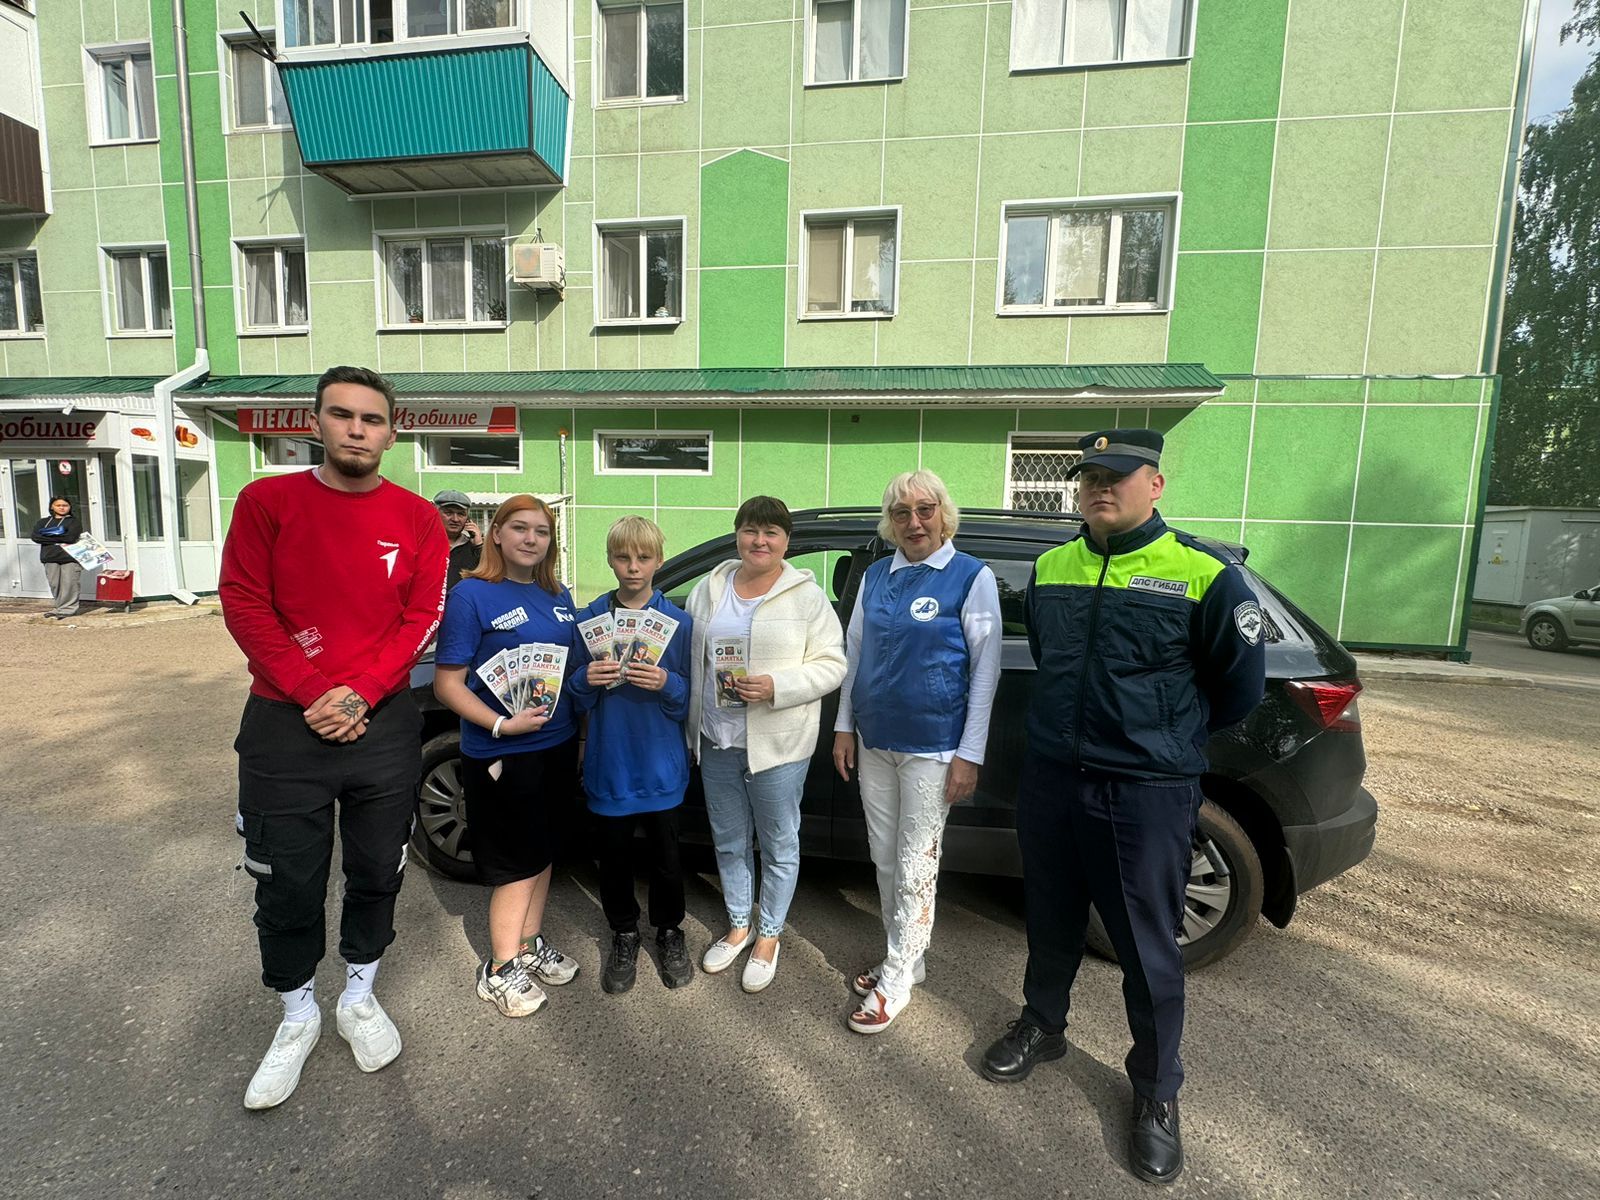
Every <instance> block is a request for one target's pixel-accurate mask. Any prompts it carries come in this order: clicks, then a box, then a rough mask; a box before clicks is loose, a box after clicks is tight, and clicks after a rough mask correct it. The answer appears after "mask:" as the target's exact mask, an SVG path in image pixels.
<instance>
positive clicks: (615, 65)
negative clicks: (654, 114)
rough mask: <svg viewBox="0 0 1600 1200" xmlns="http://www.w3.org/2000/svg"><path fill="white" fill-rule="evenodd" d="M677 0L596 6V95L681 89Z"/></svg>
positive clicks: (637, 97)
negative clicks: (597, 25)
mask: <svg viewBox="0 0 1600 1200" xmlns="http://www.w3.org/2000/svg"><path fill="white" fill-rule="evenodd" d="M683 28H684V23H683V2H682V0H667V2H666V3H662V4H605V5H603V7H602V8H601V9H600V39H601V51H600V98H601V100H602V101H604V102H606V103H618V104H626V103H629V102H634V103H637V102H639V101H643V100H675V99H677V98H678V97H680V96H682V95H683V94H684V93H683V42H684V38H683Z"/></svg>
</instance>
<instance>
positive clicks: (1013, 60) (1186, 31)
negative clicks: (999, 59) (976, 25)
mask: <svg viewBox="0 0 1600 1200" xmlns="http://www.w3.org/2000/svg"><path fill="white" fill-rule="evenodd" d="M1056 2H1057V3H1062V4H1064V3H1068V2H1069V0H1056ZM1186 2H1187V4H1188V11H1187V12H1186V13H1184V20H1183V45H1182V46H1181V47H1180V48H1179V50H1180V52H1179V53H1178V54H1175V55H1172V56H1171V57H1165V56H1164V57H1161V58H1103V59H1096V60H1094V61H1092V62H1087V61H1086V62H1070V63H1055V64H1049V63H1045V64H1040V65H1035V66H1019V65H1018V63H1017V34H1016V31H1017V21H1016V17H1015V13H1014V12H1013V16H1012V23H1011V46H1010V51H1009V53H1010V64H1009V65H1010V68H1011V73H1012V74H1013V75H1035V74H1038V73H1039V72H1041V71H1085V70H1089V69H1091V68H1094V67H1106V66H1113V67H1136V66H1144V65H1145V64H1148V63H1179V62H1188V61H1189V60H1190V59H1191V58H1193V57H1194V32H1195V14H1196V12H1197V11H1198V10H1199V8H1200V0H1186ZM907 24H908V25H909V24H910V22H907ZM1127 24H1128V0H1122V28H1121V29H1120V30H1118V32H1117V41H1118V44H1119V45H1120V44H1121V43H1122V41H1123V40H1124V36H1125V31H1126V29H1127Z"/></svg>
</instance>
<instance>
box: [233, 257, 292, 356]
mask: <svg viewBox="0 0 1600 1200" xmlns="http://www.w3.org/2000/svg"><path fill="white" fill-rule="evenodd" d="M256 250H275V251H277V253H276V255H275V256H274V257H275V266H274V268H273V287H274V288H275V289H276V294H277V301H278V315H279V316H280V317H282V316H283V315H284V314H286V313H287V312H288V311H289V309H288V305H287V304H286V301H287V299H288V296H287V295H286V291H287V289H286V287H285V285H284V281H283V252H284V251H285V250H298V251H300V256H301V257H302V258H303V259H305V263H306V319H305V320H304V321H303V322H301V323H300V324H298V325H285V324H278V325H252V324H251V323H250V267H249V264H248V263H247V261H246V259H245V252H246V251H256ZM233 263H234V280H235V287H234V290H233V291H234V313H235V316H236V318H237V320H236V323H235V325H234V328H235V329H237V330H238V331H239V336H240V337H283V336H285V335H290V336H297V335H304V334H309V333H310V332H311V258H310V256H309V255H308V254H307V253H306V240H305V238H273V237H262V238H236V239H234V243H233Z"/></svg>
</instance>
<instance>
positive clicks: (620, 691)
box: [567, 589, 691, 817]
mask: <svg viewBox="0 0 1600 1200" xmlns="http://www.w3.org/2000/svg"><path fill="white" fill-rule="evenodd" d="M615 606H616V592H614V591H612V592H605V593H603V594H602V595H600V596H597V597H596V598H595V600H594V602H593V603H592V604H590V605H589V607H588V608H585V609H584V610H583V611H582V612H580V613H579V614H578V620H579V621H587V620H588V619H589V618H590V617H597V616H599V615H600V614H601V613H603V612H609V611H611V610H612V609H613V608H614V607H615ZM647 607H649V608H653V609H655V610H656V611H657V612H658V613H664V614H665V615H666V616H669V617H672V618H674V619H675V620H676V621H677V622H678V629H677V632H676V633H674V634H673V635H672V641H671V642H669V643H668V644H667V652H666V653H665V654H664V655H662V657H661V666H662V669H663V670H665V671H666V673H667V682H666V685H665V686H664V687H663V688H662V689H661V690H660V691H659V692H647V691H645V690H644V689H643V688H637V687H634V686H633V685H632V684H631V683H625V684H623V685H622V686H621V687H619V688H613V689H610V690H607V689H605V688H598V689H597V688H592V687H590V686H589V681H588V677H587V676H588V672H587V667H588V664H589V655H588V651H587V650H586V649H584V648H583V639H582V638H581V637H580V638H575V639H574V642H575V643H576V646H577V648H578V651H579V653H578V655H577V657H578V658H579V659H580V660H581V661H580V663H579V665H578V667H577V668H575V669H574V670H573V671H572V673H571V674H570V675H569V676H568V678H567V686H568V687H569V688H571V689H572V691H573V692H574V693H575V694H576V695H577V696H578V697H580V707H584V706H587V705H593V708H592V711H591V712H590V714H589V745H588V749H587V750H586V751H585V752H584V756H583V790H584V791H585V792H587V793H588V795H589V809H590V811H591V812H595V813H598V814H599V815H600V816H602V817H626V816H632V815H634V814H636V813H647V812H661V811H663V810H665V809H669V808H676V807H677V806H678V805H680V804H682V803H683V791H684V788H686V787H688V786H689V751H688V747H687V745H686V743H685V742H684V738H683V719H684V717H685V716H686V715H687V714H688V712H689V643H690V632H691V622H690V620H689V614H688V613H686V612H684V611H683V610H682V609H681V608H679V607H678V606H677V605H676V604H673V603H672V602H671V601H670V600H668V599H667V598H666V597H665V596H663V595H662V594H661V592H660V590H659V589H657V590H656V592H655V593H654V594H653V595H652V596H651V597H650V603H649V604H648V605H647Z"/></svg>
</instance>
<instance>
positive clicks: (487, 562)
mask: <svg viewBox="0 0 1600 1200" xmlns="http://www.w3.org/2000/svg"><path fill="white" fill-rule="evenodd" d="M530 509H531V510H532V511H533V512H537V513H543V514H544V515H545V517H546V518H547V519H548V520H549V522H550V549H549V550H547V551H545V556H544V557H543V558H542V559H540V560H539V562H538V563H537V564H536V565H535V566H534V568H533V581H534V583H536V584H538V585H539V586H540V587H541V588H543V589H544V590H545V591H547V592H549V593H550V594H551V595H552V596H559V595H560V594H561V581H560V580H558V579H557V578H556V547H557V546H559V545H560V544H561V543H560V541H559V540H558V539H557V535H556V514H555V511H554V510H553V509H552V508H551V507H550V506H549V505H548V504H546V503H545V502H544V501H543V500H541V499H539V497H537V496H529V495H527V494H525V493H524V494H523V495H520V496H511V497H509V498H507V499H506V501H505V502H504V503H503V504H501V505H500V507H499V508H497V509H495V511H494V519H493V520H491V521H490V522H489V532H490V536H489V537H486V538H484V539H483V557H482V558H481V559H480V560H479V562H478V569H477V570H475V571H468V572H466V574H464V575H463V576H462V578H463V579H482V580H486V581H487V582H489V583H500V582H501V581H502V580H504V579H505V577H506V559H505V555H503V554H502V553H501V552H500V544H499V543H498V542H496V541H495V540H494V536H493V534H494V531H495V530H497V529H500V528H501V527H503V526H504V525H505V523H506V522H507V521H509V520H511V518H512V517H514V516H516V515H517V514H518V513H519V512H525V511H528V510H530Z"/></svg>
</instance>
